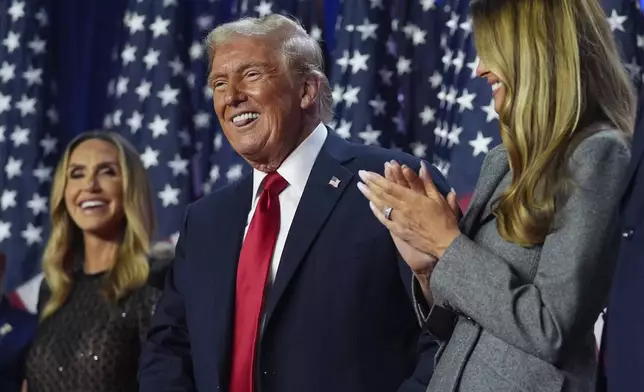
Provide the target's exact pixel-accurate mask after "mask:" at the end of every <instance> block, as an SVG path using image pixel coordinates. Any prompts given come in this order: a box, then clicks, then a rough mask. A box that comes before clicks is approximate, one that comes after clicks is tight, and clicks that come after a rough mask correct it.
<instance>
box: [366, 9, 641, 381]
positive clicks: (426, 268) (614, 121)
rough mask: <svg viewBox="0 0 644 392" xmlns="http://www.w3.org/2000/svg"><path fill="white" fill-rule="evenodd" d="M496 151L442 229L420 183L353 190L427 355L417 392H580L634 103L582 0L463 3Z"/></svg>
mask: <svg viewBox="0 0 644 392" xmlns="http://www.w3.org/2000/svg"><path fill="white" fill-rule="evenodd" d="M471 11H472V16H473V24H474V32H475V39H476V47H477V50H478V54H479V57H480V59H481V64H480V66H479V68H478V70H477V73H478V76H480V77H482V78H485V79H487V81H488V82H489V84H490V85H491V88H492V90H493V96H494V100H495V104H496V110H497V112H498V113H499V118H500V123H501V135H502V139H503V144H502V145H501V146H499V147H497V148H495V149H493V150H492V151H490V153H489V154H488V155H487V157H486V159H485V161H484V163H483V167H482V169H481V175H480V178H479V181H478V184H477V186H476V189H475V191H474V194H473V197H472V200H471V203H470V206H469V209H468V210H467V212H466V214H465V216H464V217H463V218H462V219H460V220H459V219H458V218H457V217H458V207H457V206H456V202H455V200H456V198H455V195H454V193H451V194H450V195H449V196H448V197H447V198H446V199H445V198H443V197H442V196H441V195H440V194H439V193H438V192H437V190H436V188H435V187H434V185H433V184H432V182H431V179H430V178H429V176H428V175H427V170H426V169H421V172H420V175H416V174H415V173H414V172H413V171H412V170H411V169H409V168H405V167H402V168H401V167H400V166H398V165H397V164H396V163H389V164H386V165H385V177H381V176H379V175H378V174H376V173H370V172H360V176H361V178H362V180H363V183H359V184H358V186H359V188H360V189H361V190H362V192H363V193H364V194H365V196H366V197H367V198H368V199H369V200H370V202H371V203H370V204H371V206H372V209H373V212H374V214H375V216H376V217H377V218H378V219H379V220H380V221H381V222H382V223H383V224H384V225H385V226H387V228H388V229H389V230H390V231H391V234H392V236H393V238H394V240H395V241H396V243H397V246H398V249H399V251H400V253H401V255H402V256H403V258H404V259H405V260H406V262H407V263H408V264H409V266H410V267H411V268H412V270H413V271H414V275H415V279H414V292H415V297H416V301H417V308H418V309H417V310H418V314H419V319H420V322H421V324H422V325H424V326H426V329H427V331H428V332H429V333H430V334H432V335H433V336H434V337H435V338H436V339H437V340H439V341H440V342H441V348H440V350H439V352H438V354H437V357H436V358H437V363H436V368H435V370H434V376H433V378H432V380H431V382H430V383H429V386H428V387H427V391H437V392H450V391H467V392H477V391H481V392H483V391H486V392H487V391H493V392H510V391H513V392H514V391H524V392H532V391H534V392H554V391H569V392H572V391H574V392H582V391H583V392H586V391H590V390H591V388H592V384H593V379H594V371H595V368H596V353H595V349H596V348H595V339H594V334H593V325H594V322H595V320H596V319H597V317H598V315H599V313H600V311H601V309H602V307H603V306H604V304H605V302H606V297H607V293H608V289H609V283H610V280H611V275H612V272H613V267H614V263H615V255H616V253H617V246H618V239H619V234H618V229H617V212H618V202H619V197H620V193H621V190H620V183H621V178H622V176H623V174H624V172H625V169H626V167H627V165H628V161H629V155H630V153H629V144H628V139H629V135H630V134H631V132H632V128H633V122H634V113H635V101H634V97H633V94H632V92H631V86H630V82H629V80H628V77H627V75H626V74H625V72H624V69H623V67H622V65H621V63H620V61H619V55H618V52H617V50H616V47H615V43H614V41H613V38H612V34H611V30H610V27H609V25H608V23H607V21H606V15H605V14H604V12H603V11H602V8H601V7H600V5H599V3H598V1H597V0H556V1H552V0H474V1H473V2H472V5H471Z"/></svg>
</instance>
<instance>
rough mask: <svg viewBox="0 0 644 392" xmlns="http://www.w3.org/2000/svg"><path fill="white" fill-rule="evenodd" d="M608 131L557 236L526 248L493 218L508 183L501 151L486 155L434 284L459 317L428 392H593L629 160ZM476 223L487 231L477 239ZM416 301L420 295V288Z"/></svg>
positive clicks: (594, 143) (580, 157)
mask: <svg viewBox="0 0 644 392" xmlns="http://www.w3.org/2000/svg"><path fill="white" fill-rule="evenodd" d="M596 126H598V127H604V126H601V125H596ZM604 128H606V129H602V130H598V131H596V132H595V133H593V134H592V135H591V136H589V137H587V138H586V139H585V140H583V141H582V142H581V143H580V144H579V146H577V148H576V149H575V151H574V152H573V154H572V156H571V158H570V160H569V167H570V173H571V174H572V178H573V180H574V182H575V187H574V188H573V190H572V193H571V195H570V197H569V198H568V199H567V200H566V201H565V202H563V203H560V204H561V205H558V207H557V213H556V216H555V229H554V230H553V231H552V232H551V233H550V234H549V235H548V236H547V237H546V239H545V241H544V243H543V244H541V245H538V246H533V247H530V248H524V247H521V246H519V245H516V244H513V243H510V242H508V241H506V240H504V239H503V238H501V236H500V235H499V233H498V231H497V228H496V220H495V219H494V218H493V217H490V216H489V215H490V213H491V208H490V205H491V202H493V201H494V200H495V199H496V198H497V197H498V195H500V193H501V192H502V191H503V190H504V189H505V187H507V185H508V184H509V181H510V179H511V177H510V176H511V173H510V170H509V166H508V158H507V151H506V150H505V148H504V147H503V146H499V147H497V148H495V149H493V150H492V151H490V152H489V154H488V155H487V157H486V159H485V161H484V163H483V167H482V169H481V175H480V178H479V180H478V183H477V186H476V189H475V191H474V194H473V196H472V201H471V202H470V207H469V209H468V210H467V212H466V214H465V216H464V217H463V219H462V220H461V222H460V228H461V232H462V234H461V235H460V236H459V237H457V238H456V240H455V241H454V242H453V243H452V245H451V246H450V247H449V248H448V250H447V251H446V252H445V254H444V255H443V257H442V258H441V259H440V260H439V262H438V264H437V266H436V268H435V270H434V272H433V275H432V278H431V282H430V287H431V290H432V294H433V298H434V305H433V306H441V307H442V308H445V309H450V310H452V311H453V312H455V313H456V314H458V317H457V319H456V322H455V325H454V329H453V332H452V335H451V337H450V338H449V340H447V341H442V342H441V348H440V350H439V353H438V354H437V357H436V359H437V363H436V369H435V371H434V375H433V378H432V380H431V382H430V384H429V386H428V387H427V392H450V391H464V392H465V391H466V392H479V391H480V392H488V391H494V392H510V391H512V392H514V391H517V392H518V391H522V392H555V391H557V392H559V391H563V392H587V391H590V390H592V386H593V383H594V378H595V368H596V365H597V364H596V346H595V337H594V333H593V327H594V323H595V321H596V320H597V317H598V316H599V314H600V312H601V310H602V308H603V307H604V305H605V302H606V299H607V296H608V291H609V287H610V283H611V277H612V274H613V269H614V266H615V262H616V257H617V251H618V245H619V232H618V226H617V224H618V206H619V199H620V191H621V181H622V177H623V175H624V173H625V171H626V167H627V165H628V163H629V158H630V147H629V143H628V141H627V139H626V138H625V137H624V135H623V134H622V133H621V132H619V131H616V130H613V129H610V128H607V127H604ZM486 218H487V219H486ZM490 218H491V219H490ZM479 222H485V223H484V224H483V225H481V226H480V227H479V228H478V230H476V232H474V228H475V227H476V226H478V225H479ZM414 295H415V297H416V298H419V295H422V294H421V292H420V290H419V288H418V286H417V282H415V284H414ZM416 308H417V310H418V313H419V314H418V315H419V321H420V322H421V324H423V325H426V326H427V328H428V330H429V331H430V332H431V330H432V324H433V323H434V322H435V320H434V319H433V318H432V316H431V314H432V312H430V316H429V317H427V316H426V315H425V314H424V313H423V312H422V310H421V309H422V308H421V307H420V305H419V304H418V301H417V306H416Z"/></svg>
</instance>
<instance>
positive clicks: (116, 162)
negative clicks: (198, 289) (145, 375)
mask: <svg viewBox="0 0 644 392" xmlns="http://www.w3.org/2000/svg"><path fill="white" fill-rule="evenodd" d="M50 200H51V234H50V236H49V240H48V242H47V246H46V248H45V252H44V256H43V259H44V260H43V269H44V272H45V279H46V281H45V282H44V284H45V285H46V289H47V290H46V291H48V292H49V293H50V295H47V296H45V298H44V299H43V301H44V303H41V304H40V305H42V306H41V312H40V319H41V322H40V326H39V328H38V332H37V334H36V338H35V341H34V343H33V346H32V348H31V350H30V353H29V355H28V358H27V365H26V367H27V370H26V387H25V388H23V389H28V391H30V392H46V391H65V392H75V391H78V392H80V391H83V392H108V391H115V392H116V391H119V392H121V391H125V392H128V391H132V392H134V391H138V385H137V379H136V371H137V361H138V356H139V351H140V347H141V342H142V340H143V339H144V336H145V333H146V332H147V329H148V324H149V321H150V318H151V316H152V313H153V310H154V304H155V303H156V300H157V298H158V296H159V294H158V293H159V292H158V290H156V289H154V288H151V287H149V286H148V285H146V282H147V279H148V274H149V269H150V267H149V264H148V259H147V256H146V255H147V253H148V251H149V243H150V238H151V235H152V230H153V224H154V222H153V210H152V200H151V197H150V189H149V187H148V179H147V177H146V171H145V169H144V167H143V164H142V163H141V161H140V159H139V155H138V153H137V152H136V150H135V149H134V148H133V147H132V146H131V145H130V144H129V143H128V142H127V141H126V140H125V139H123V138H122V137H120V136H119V135H117V134H113V133H107V132H97V133H88V134H83V135H80V136H79V137H77V138H76V139H75V140H73V141H72V142H71V143H70V144H69V146H68V147H67V149H66V151H65V153H64V154H63V158H62V160H61V162H60V164H59V166H58V168H57V169H56V174H55V177H54V182H53V185H52V193H51V199H50Z"/></svg>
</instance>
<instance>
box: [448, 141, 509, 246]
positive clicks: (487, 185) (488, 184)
mask: <svg viewBox="0 0 644 392" xmlns="http://www.w3.org/2000/svg"><path fill="white" fill-rule="evenodd" d="M490 154H495V155H494V156H491V157H489V158H490V162H489V163H488V164H487V165H486V166H485V168H484V170H482V171H481V174H480V176H479V180H478V183H477V184H476V189H475V190H474V193H473V194H472V199H471V202H470V205H469V207H468V209H467V212H465V215H464V216H463V218H462V219H461V222H460V224H459V226H460V228H461V231H462V232H463V234H465V235H467V236H470V235H471V234H472V230H473V229H474V227H475V226H476V225H475V223H476V222H477V221H481V220H483V219H485V218H486V217H487V216H482V215H483V212H484V210H485V206H486V205H487V203H488V201H489V200H490V198H491V197H492V195H493V194H494V191H495V190H496V187H497V186H498V185H499V182H501V180H502V179H503V177H504V176H505V174H506V173H507V172H508V170H509V168H510V167H509V164H508V159H507V153H506V150H505V149H498V150H493V151H492V152H490ZM486 215H489V214H486Z"/></svg>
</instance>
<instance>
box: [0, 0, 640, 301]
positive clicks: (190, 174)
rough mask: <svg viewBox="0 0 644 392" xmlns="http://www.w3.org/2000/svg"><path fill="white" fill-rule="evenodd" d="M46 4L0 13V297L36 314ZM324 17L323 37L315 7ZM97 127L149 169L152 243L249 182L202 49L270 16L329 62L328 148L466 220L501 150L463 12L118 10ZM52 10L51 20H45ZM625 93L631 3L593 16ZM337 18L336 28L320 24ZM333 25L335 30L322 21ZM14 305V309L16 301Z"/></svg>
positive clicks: (143, 3) (636, 75) (149, 3)
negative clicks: (305, 35)
mask: <svg viewBox="0 0 644 392" xmlns="http://www.w3.org/2000/svg"><path fill="white" fill-rule="evenodd" d="M48 1H51V0H5V1H3V2H0V21H1V24H0V168H2V169H3V170H2V171H0V250H2V251H3V252H4V253H6V254H7V256H8V257H7V259H8V261H9V263H8V271H7V275H6V277H5V289H6V290H7V291H10V292H12V293H13V294H14V297H22V299H23V302H24V303H25V305H26V306H27V307H28V308H29V309H32V310H33V309H34V304H35V297H32V296H30V294H28V293H33V292H34V287H35V288H37V285H38V283H39V280H38V277H39V271H40V254H41V252H42V247H43V245H44V242H45V240H46V236H47V215H46V208H48V205H47V197H48V193H49V187H50V180H51V175H52V169H53V165H54V164H55V163H56V161H57V160H58V159H59V157H60V152H61V150H62V145H61V143H64V142H65V141H66V140H61V141H57V137H58V136H59V135H60V134H59V131H58V129H57V128H56V120H57V114H56V108H55V106H52V105H54V104H55V102H56V96H55V91H56V89H55V88H54V87H55V86H54V82H55V78H54V77H53V75H54V71H55V70H54V69H53V67H52V66H51V65H49V58H50V56H51V55H52V53H51V50H50V49H51V45H50V40H51V36H52V31H50V28H51V25H50V23H49V19H50V18H49V16H50V15H49V14H48V12H47V10H48V6H50V5H51V4H49V3H47V2H48ZM332 1H333V2H336V3H338V2H339V3H338V4H337V5H338V6H337V7H336V8H337V11H338V14H337V21H335V22H336V23H335V27H334V28H333V29H332V31H329V30H325V26H333V23H329V21H328V20H325V19H324V18H323V16H324V17H329V16H328V15H327V14H325V12H324V9H325V8H326V7H325V4H327V5H328V3H329V2H332ZM124 3H125V4H126V7H125V9H124V12H123V15H122V19H121V23H120V28H119V29H116V30H115V31H114V34H115V35H117V39H116V45H115V46H114V47H113V48H110V50H111V51H112V52H111V53H112V59H111V61H110V62H109V64H107V65H105V66H107V67H109V68H110V75H111V78H110V81H109V83H107V85H105V86H101V88H102V89H103V90H102V91H105V93H106V94H107V95H108V101H107V106H106V107H105V108H104V110H103V111H102V116H101V121H100V123H102V124H103V128H104V129H110V130H114V131H117V132H119V133H121V134H122V135H125V136H126V137H127V138H128V139H129V140H131V141H132V142H133V144H134V145H135V146H136V148H137V149H138V150H139V152H140V154H141V158H142V160H143V162H144V163H145V165H146V167H147V168H148V172H149V177H150V181H151V183H152V187H153V190H154V192H153V195H154V198H155V207H156V212H157V220H158V230H157V231H158V232H157V238H158V239H166V238H173V239H176V234H177V232H178V230H179V226H180V222H181V218H182V216H183V211H184V208H185V206H186V205H187V204H188V203H190V202H191V201H194V200H195V199H197V198H199V197H201V196H202V195H204V194H206V193H208V192H211V191H213V190H215V189H217V188H219V187H221V186H223V185H226V184H228V183H230V182H234V181H236V180H237V179H239V178H240V177H241V176H242V175H243V174H245V173H248V171H249V168H248V166H247V165H246V164H245V163H244V162H243V161H242V160H241V158H239V157H238V156H237V155H236V154H235V153H234V151H232V149H231V148H230V146H229V145H228V143H227V141H226V139H225V137H224V135H223V134H222V132H221V129H220V127H219V124H218V123H217V118H216V116H215V114H214V111H213V108H212V91H211V90H210V88H209V87H208V86H206V84H205V81H206V76H207V70H208V62H207V54H206V52H205V49H204V47H203V45H202V44H203V39H204V38H205V36H206V35H207V33H208V32H209V31H210V29H212V28H214V27H215V26H217V25H218V24H220V23H222V22H225V21H229V20H231V19H233V18H237V17H240V16H246V15H250V16H261V15H267V14H269V13H273V12H279V13H285V14H289V15H292V16H295V17H297V18H298V19H300V20H301V21H302V22H303V23H304V25H305V27H306V29H307V31H309V32H310V33H311V35H313V36H314V37H316V38H317V39H319V40H320V42H321V43H322V44H323V45H326V44H329V43H327V42H325V41H324V37H332V40H331V41H332V43H333V45H332V46H333V47H326V46H325V49H326V50H327V52H326V56H327V62H328V64H327V65H328V73H329V79H330V81H331V86H332V89H333V99H334V105H335V106H334V109H335V114H336V115H335V118H334V121H333V124H331V125H333V126H334V127H335V129H336V132H337V133H338V134H339V135H340V136H342V137H344V138H345V139H348V140H352V141H354V142H357V143H363V144H372V145H381V146H383V147H388V148H397V149H402V150H405V151H408V152H410V153H412V154H414V155H416V156H418V157H422V158H424V159H427V160H428V161H430V162H433V163H434V164H435V165H436V166H437V167H438V168H439V169H440V170H441V171H442V172H443V173H444V174H445V175H446V176H447V178H448V179H449V181H450V183H451V185H452V186H453V187H454V188H455V190H456V192H457V194H458V195H459V198H460V201H461V205H462V206H463V207H465V206H466V205H467V203H468V200H469V195H470V193H471V191H472V190H473V188H474V185H475V183H476V180H477V177H478V172H479V169H480V165H481V162H482V160H483V158H484V157H485V154H486V153H487V152H488V151H489V150H490V149H491V148H492V147H494V146H495V145H497V144H498V143H499V142H500V138H499V131H498V129H499V128H498V124H497V116H496V113H495V112H494V110H493V104H492V100H491V94H490V89H489V87H488V86H487V84H486V83H485V82H483V81H481V80H477V79H476V78H475V76H474V70H475V69H476V64H477V57H476V53H475V50H474V47H473V37H472V24H471V19H470V16H469V1H468V0H413V1H411V0H395V1H387V0H325V1H322V0H275V1H268V0H127V1H125V2H124ZM48 4H49V5H48ZM603 4H604V6H605V9H606V13H607V17H608V20H609V22H610V24H611V28H612V30H613V32H614V34H615V37H616V38H617V41H618V42H619V44H620V47H621V48H622V52H623V55H624V61H625V64H626V65H627V68H628V70H629V72H630V73H631V76H632V77H633V81H634V83H635V84H636V85H639V84H641V83H642V79H643V78H644V77H643V76H644V75H643V74H644V69H643V68H642V66H644V16H643V15H642V12H641V6H640V4H639V1H638V0H604V1H603ZM333 17H334V18H335V15H334V16H333ZM332 22H333V20H332ZM15 294H20V295H18V296H15Z"/></svg>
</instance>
